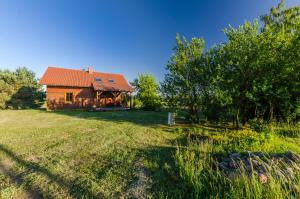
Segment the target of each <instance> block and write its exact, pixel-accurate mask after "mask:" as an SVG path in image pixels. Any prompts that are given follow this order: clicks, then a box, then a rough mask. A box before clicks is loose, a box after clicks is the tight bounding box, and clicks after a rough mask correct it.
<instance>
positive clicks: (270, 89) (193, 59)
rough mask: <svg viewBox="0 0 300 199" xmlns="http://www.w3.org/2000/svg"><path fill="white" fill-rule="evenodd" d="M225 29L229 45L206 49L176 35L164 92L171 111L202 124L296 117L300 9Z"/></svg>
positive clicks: (277, 11)
mask: <svg viewBox="0 0 300 199" xmlns="http://www.w3.org/2000/svg"><path fill="white" fill-rule="evenodd" d="M261 21H262V24H263V25H262V26H260V25H259V21H258V20H257V19H256V20H254V21H253V22H249V21H246V22H245V23H244V24H243V25H240V26H239V27H237V28H233V27H231V26H229V27H227V28H225V29H224V30H223V32H224V34H225V35H226V37H227V42H225V43H221V44H218V45H215V46H214V47H212V48H210V49H207V50H204V43H205V42H204V40H203V39H201V38H192V39H191V41H187V39H186V38H185V37H181V36H180V35H177V36H176V46H175V47H174V54H173V55H172V57H171V58H170V60H169V62H168V65H167V67H166V69H167V71H168V73H167V74H166V75H165V79H164V81H163V82H162V84H161V93H162V98H163V100H164V101H166V102H167V104H168V106H169V107H171V108H174V109H179V108H185V109H187V110H188V112H189V114H188V119H189V120H191V121H193V122H198V121H199V113H200V112H201V113H202V114H204V115H205V116H206V118H208V119H213V120H220V119H229V118H232V119H233V121H234V123H235V125H236V126H239V125H240V124H241V123H243V124H245V123H247V122H248V121H249V120H250V119H254V118H255V119H263V120H274V119H287V118H289V117H296V109H297V107H298V108H299V102H300V101H299V100H300V99H299V94H300V6H295V7H292V8H286V7H285V4H284V1H281V2H280V3H279V5H278V6H277V7H274V8H272V9H271V10H270V12H269V13H268V14H266V15H264V16H262V17H261Z"/></svg>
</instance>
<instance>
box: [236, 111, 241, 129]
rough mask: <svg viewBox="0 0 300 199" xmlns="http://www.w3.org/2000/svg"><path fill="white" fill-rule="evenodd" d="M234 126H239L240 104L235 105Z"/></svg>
mask: <svg viewBox="0 0 300 199" xmlns="http://www.w3.org/2000/svg"><path fill="white" fill-rule="evenodd" d="M235 125H236V126H235V127H236V128H237V129H238V128H239V127H240V106H238V107H237V110H236V114H235Z"/></svg>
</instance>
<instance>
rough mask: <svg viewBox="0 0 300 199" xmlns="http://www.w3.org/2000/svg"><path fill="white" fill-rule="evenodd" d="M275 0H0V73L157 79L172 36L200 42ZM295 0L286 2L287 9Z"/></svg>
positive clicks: (211, 40) (219, 37)
mask: <svg viewBox="0 0 300 199" xmlns="http://www.w3.org/2000/svg"><path fill="white" fill-rule="evenodd" d="M278 2H279V1H278V0H206V1H200V0H195V1H187V0H148V1H147V0H118V1H116V0H103V1H102V0H98V1H90V0H85V1H84V0H82V1H75V0H72V1H71V0H69V1H67V0H49V1H47V0H26V1H22V0H19V1H15V0H0V69H14V68H16V67H18V66H26V67H28V68H30V69H31V70H33V71H34V72H35V73H36V74H37V76H38V77H40V76H41V75H42V74H43V72H44V71H45V70H46V68H47V66H59V67H66V68H74V69H79V68H82V67H87V66H89V65H91V66H93V67H94V69H95V70H97V71H101V72H111V73H122V74H124V75H125V77H126V78H127V79H128V80H129V81H131V80H133V79H134V78H135V77H136V76H137V74H138V73H152V74H153V75H154V76H155V77H156V79H157V80H158V81H161V80H162V79H163V76H164V73H165V66H166V64H167V61H168V59H169V57H170V55H171V54H172V48H173V46H174V43H175V35H176V33H179V34H181V35H184V36H186V37H187V38H188V39H190V38H192V37H202V38H204V39H205V41H206V48H209V47H210V46H212V45H213V44H215V43H219V42H224V41H226V38H225V37H224V34H223V33H222V29H223V28H225V27H227V26H228V24H231V25H232V26H234V27H236V26H237V25H240V24H242V23H243V22H244V21H245V20H253V19H254V18H256V17H258V16H260V15H262V14H265V13H267V12H268V10H269V9H270V8H271V7H272V6H276V5H277V3H278ZM299 2H300V1H299V0H286V4H287V6H293V5H297V4H298V5H299V4H300V3H299Z"/></svg>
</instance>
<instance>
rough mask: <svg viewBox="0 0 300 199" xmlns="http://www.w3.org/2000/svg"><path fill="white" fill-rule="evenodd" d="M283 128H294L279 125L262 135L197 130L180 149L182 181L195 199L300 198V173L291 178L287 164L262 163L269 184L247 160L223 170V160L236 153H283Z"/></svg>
mask: <svg viewBox="0 0 300 199" xmlns="http://www.w3.org/2000/svg"><path fill="white" fill-rule="evenodd" d="M279 127H280V128H281V129H288V130H290V129H292V128H294V127H288V126H287V125H282V124H281V125H279V124H278V125H277V126H273V130H269V131H262V132H260V133H259V132H256V131H254V130H250V129H248V130H239V131H230V132H222V133H217V132H208V131H197V132H196V134H197V135H194V138H193V139H188V143H187V146H184V147H182V146H178V147H177V150H176V153H175V163H176V166H177V168H178V170H179V175H180V177H181V179H182V180H183V182H184V183H185V185H187V186H188V187H189V189H190V190H191V193H192V195H193V197H194V198H257V199H260V198H261V199H263V198H270V199H277V198H278V199H281V198H300V171H299V170H294V171H293V172H292V174H291V176H289V175H287V174H286V173H284V172H283V169H284V168H288V167H290V166H291V165H288V164H287V163H285V162H283V161H282V162H279V163H277V164H275V163H273V162H272V161H271V160H269V159H267V162H268V163H267V164H266V159H264V160H262V159H259V160H258V161H259V163H260V164H261V165H265V166H264V167H265V176H266V177H267V181H266V182H263V181H262V179H261V178H260V177H259V173H258V171H257V170H256V169H254V167H253V165H252V164H251V170H250V171H249V166H248V167H247V168H246V165H245V162H244V161H239V162H237V165H238V166H237V167H238V168H237V169H235V170H234V171H224V170H221V169H219V163H220V162H221V159H222V158H225V157H224V156H227V155H228V154H229V153H232V152H239V153H243V152H246V151H262V152H264V153H265V154H267V153H274V152H275V153H281V152H282V147H281V146H280V145H279V144H278V143H280V142H279V139H280V136H278V135H280V134H279V133H278V131H277V130H276V129H278V128H279ZM295 129H296V127H295ZM296 130H297V129H296ZM193 131H194V130H193ZM284 136H287V135H284ZM250 162H251V161H250Z"/></svg>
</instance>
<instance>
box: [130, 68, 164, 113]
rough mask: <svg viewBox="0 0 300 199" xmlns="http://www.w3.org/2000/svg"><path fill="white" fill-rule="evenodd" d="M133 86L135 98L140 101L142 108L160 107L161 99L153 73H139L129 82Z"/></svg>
mask: <svg viewBox="0 0 300 199" xmlns="http://www.w3.org/2000/svg"><path fill="white" fill-rule="evenodd" d="M131 85H132V86H134V88H135V90H136V92H137V94H136V98H137V100H138V101H140V102H141V103H142V108H143V109H145V110H155V109H156V108H160V106H161V100H160V96H159V94H158V88H159V86H158V84H157V83H156V81H155V78H154V77H153V75H150V74H140V75H138V77H137V78H136V79H135V80H134V81H133V82H132V83H131Z"/></svg>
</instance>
